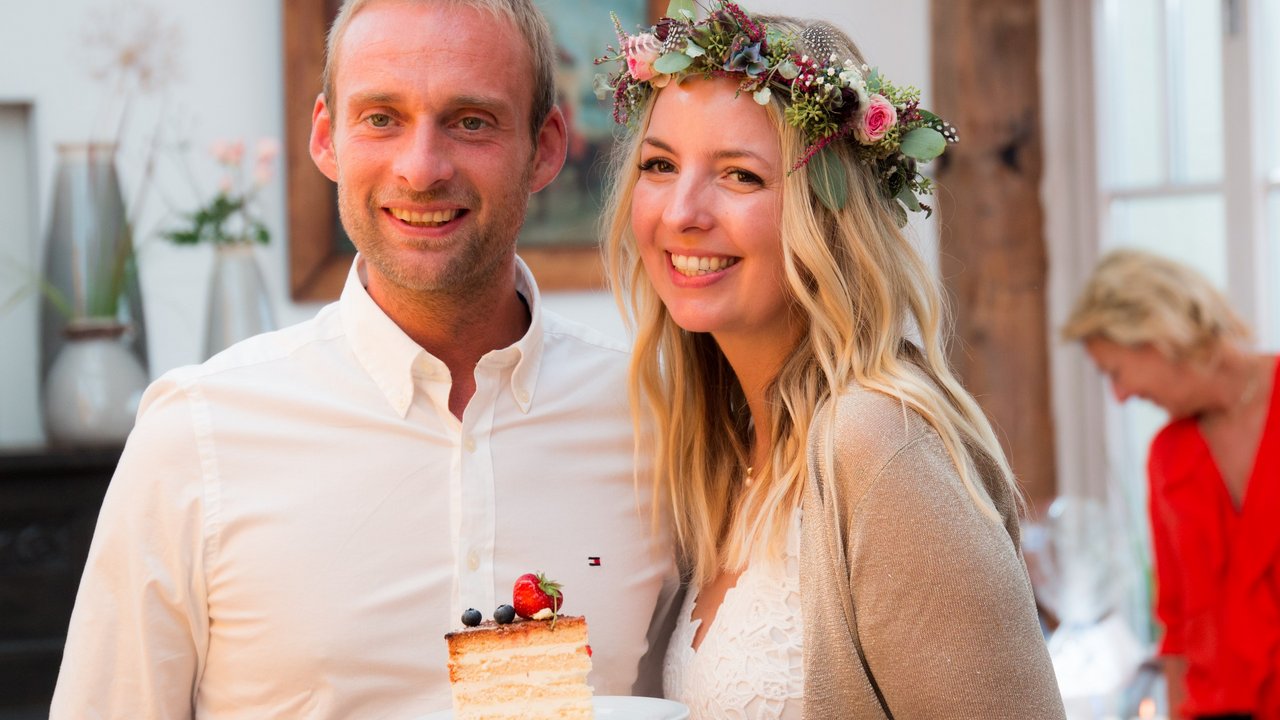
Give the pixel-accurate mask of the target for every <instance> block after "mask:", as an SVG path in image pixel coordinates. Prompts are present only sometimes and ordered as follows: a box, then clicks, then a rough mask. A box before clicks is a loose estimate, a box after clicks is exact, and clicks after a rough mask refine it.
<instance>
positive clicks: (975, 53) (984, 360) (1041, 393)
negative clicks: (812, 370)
mask: <svg viewBox="0 0 1280 720" xmlns="http://www.w3.org/2000/svg"><path fill="white" fill-rule="evenodd" d="M930 10H931V25H932V47H933V104H934V106H935V107H936V109H937V112H938V113H939V114H940V115H941V116H942V117H944V118H946V119H948V120H949V121H951V123H952V124H954V125H955V126H956V128H957V129H958V130H959V133H960V144H959V145H956V146H953V147H951V148H949V149H948V150H947V153H946V155H945V156H944V157H943V158H942V160H943V162H941V163H940V164H939V167H938V173H937V179H938V183H939V186H940V187H939V198H938V200H939V206H940V208H939V210H940V213H941V222H940V223H939V225H940V237H939V247H940V251H941V258H940V267H941V271H942V278H943V282H944V284H945V286H946V288H947V291H948V292H949V294H950V295H951V300H952V303H953V307H954V308H955V313H954V315H955V331H956V337H955V339H954V341H953V344H952V351H951V361H952V363H953V365H954V366H955V368H956V371H957V372H958V373H959V374H960V377H961V379H962V380H963V381H964V383H965V384H966V385H967V386H968V388H969V390H970V391H971V392H973V394H974V395H975V396H977V398H978V402H980V403H981V404H982V406H983V408H985V409H986V411H987V414H988V415H989V416H990V417H991V419H992V421H993V422H994V423H995V425H996V431H997V433H998V434H999V435H1000V436H1001V439H1002V440H1003V441H1004V443H1005V450H1006V451H1007V452H1008V454H1009V459H1010V461H1011V462H1012V464H1013V469H1014V472H1015V473H1017V475H1018V479H1019V481H1020V482H1021V483H1022V487H1023V489H1024V490H1025V492H1026V494H1027V499H1028V500H1029V501H1030V503H1031V505H1032V508H1033V510H1042V509H1044V508H1046V507H1047V505H1048V503H1049V502H1050V501H1051V500H1052V499H1053V497H1054V495H1055V494H1056V481H1055V477H1054V445H1053V421H1052V414H1051V412H1050V404H1049V403H1050V386H1049V358H1048V343H1049V337H1048V331H1049V329H1048V327H1047V324H1048V313H1047V288H1046V281H1047V279H1048V268H1047V258H1046V254H1047V251H1046V247H1045V231H1044V213H1043V209H1042V208H1041V205H1040V175H1041V165H1042V157H1041V155H1042V151H1041V126H1040V82H1039V75H1038V54H1039V28H1038V8H1037V0H932V4H931V7H930ZM1087 115H1088V113H1082V114H1081V121H1082V122H1083V121H1085V119H1086V116H1087Z"/></svg>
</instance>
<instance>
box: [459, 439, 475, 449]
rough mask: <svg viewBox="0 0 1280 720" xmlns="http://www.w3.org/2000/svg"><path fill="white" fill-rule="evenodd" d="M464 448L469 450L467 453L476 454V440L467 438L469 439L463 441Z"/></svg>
mask: <svg viewBox="0 0 1280 720" xmlns="http://www.w3.org/2000/svg"><path fill="white" fill-rule="evenodd" d="M462 446H463V447H465V448H466V449H467V452H475V451H476V439H475V438H473V437H470V436H468V437H467V439H466V440H464V441H463V443H462Z"/></svg>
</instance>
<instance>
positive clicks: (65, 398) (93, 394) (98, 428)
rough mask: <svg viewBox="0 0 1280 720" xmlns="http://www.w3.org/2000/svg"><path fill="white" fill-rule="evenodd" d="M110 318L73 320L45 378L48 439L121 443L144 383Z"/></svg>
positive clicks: (57, 442) (74, 443)
mask: <svg viewBox="0 0 1280 720" xmlns="http://www.w3.org/2000/svg"><path fill="white" fill-rule="evenodd" d="M125 330H126V328H125V326H124V325H121V324H120V323H118V322H115V320H113V319H110V318H107V319H88V320H74V321H72V322H71V323H69V324H68V325H67V328H66V342H65V343H64V344H63V345H62V349H60V350H59V351H58V354H57V356H56V357H55V359H54V361H53V365H52V366H51V367H50V368H49V375H48V376H47V377H46V378H45V387H44V421H45V430H46V431H47V432H48V435H49V440H50V442H51V443H53V444H55V445H63V446H113V445H121V444H123V443H124V441H125V438H126V437H128V435H129V431H130V430H132V429H133V420H134V417H135V416H136V415H137V413H138V402H139V401H140V400H141V399H142V392H143V391H144V390H146V388H147V373H146V371H144V370H143V369H142V365H141V364H140V363H139V362H138V360H137V358H135V357H134V356H133V354H132V353H131V352H129V350H128V348H127V347H126V346H125V345H124V343H123V342H122V341H121V337H122V336H123V335H124V334H125Z"/></svg>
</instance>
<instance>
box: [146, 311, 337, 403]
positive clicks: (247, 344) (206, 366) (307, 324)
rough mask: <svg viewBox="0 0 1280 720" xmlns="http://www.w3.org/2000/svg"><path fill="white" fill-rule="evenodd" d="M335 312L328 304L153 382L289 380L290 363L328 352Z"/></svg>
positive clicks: (333, 332)
mask: <svg viewBox="0 0 1280 720" xmlns="http://www.w3.org/2000/svg"><path fill="white" fill-rule="evenodd" d="M336 310H337V307H336V305H329V306H326V307H325V308H323V309H321V311H320V312H319V313H318V314H317V315H316V316H315V317H313V318H310V319H308V320H304V321H302V322H299V323H297V324H294V325H290V326H288V327H285V328H281V329H280V330H274V331H271V332H267V333H262V334H260V335H255V336H253V337H251V338H248V339H246V340H242V341H240V342H238V343H236V344H235V345H232V346H231V347H229V348H227V349H226V350H223V351H222V352H219V353H217V354H216V355H214V356H213V357H211V358H209V359H208V360H205V361H204V362H202V363H199V364H196V365H186V366H183V367H178V368H174V369H172V370H169V371H168V372H166V373H165V374H164V375H162V376H161V377H160V379H159V380H157V383H162V384H168V385H175V386H187V385H191V384H196V383H201V382H217V381H219V380H234V381H239V380H240V379H247V378H249V377H253V376H259V377H263V378H267V377H268V376H271V375H273V374H278V375H281V376H282V377H291V376H292V375H293V372H294V370H293V367H294V366H295V365H296V363H295V362H293V361H295V360H297V361H300V360H302V359H303V357H306V356H310V355H314V354H319V353H325V352H329V351H330V349H331V347H332V345H331V343H332V341H334V340H338V339H340V338H341V337H342V334H343V330H342V323H341V322H340V321H339V319H338V316H337V312H336Z"/></svg>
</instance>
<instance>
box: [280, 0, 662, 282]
mask: <svg viewBox="0 0 1280 720" xmlns="http://www.w3.org/2000/svg"><path fill="white" fill-rule="evenodd" d="M535 1H536V2H537V4H538V5H539V6H541V7H542V10H543V12H544V13H545V14H546V16H547V18H548V20H549V21H550V22H551V27H552V32H553V34H554V36H555V40H556V46H557V48H556V49H557V60H558V71H557V92H558V102H559V104H560V107H561V109H562V110H563V112H564V114H565V118H566V120H567V121H568V125H569V150H568V156H567V158H566V159H565V166H564V169H563V170H561V171H560V175H559V176H558V177H557V178H556V180H555V182H553V183H552V184H551V185H550V186H548V187H547V188H545V189H544V190H542V191H541V192H538V193H535V194H534V195H533V196H532V197H531V198H530V200H529V211H528V214H527V217H526V220H525V225H524V229H523V230H522V232H521V235H520V240H519V243H518V245H517V248H518V252H519V254H520V256H521V257H522V258H524V260H525V261H526V262H527V263H528V264H529V266H530V268H531V269H532V270H533V272H534V275H535V276H536V277H537V279H538V285H539V287H540V288H542V289H543V290H571V289H590V288H599V287H602V286H603V269H602V267H601V265H600V253H599V245H598V242H599V239H598V218H599V215H600V211H601V207H602V205H603V200H604V192H605V191H604V179H605V174H606V165H607V159H608V156H609V152H610V150H611V148H612V143H613V132H614V126H613V119H612V108H611V106H610V104H609V103H608V102H602V101H599V100H597V99H596V97H595V92H594V90H593V87H592V81H593V79H594V77H595V75H596V73H597V72H607V71H610V70H612V68H599V67H596V66H595V65H594V62H593V61H594V59H595V58H596V57H598V56H600V55H602V54H604V52H605V47H606V46H608V45H614V46H616V45H617V37H616V35H615V34H614V30H613V24H612V22H611V21H610V19H609V11H610V10H612V11H613V12H615V13H617V14H618V17H619V19H620V20H621V21H622V24H623V28H624V29H626V30H628V31H632V32H633V31H634V30H635V28H636V27H637V26H640V25H644V24H648V23H649V22H652V20H653V19H654V18H656V17H657V15H658V14H659V13H660V12H661V11H662V9H663V7H660V5H661V6H665V2H666V0H610V2H608V3H602V2H599V0H535ZM281 2H282V9H283V31H284V53H285V57H284V68H285V72H284V99H285V111H284V118H285V152H286V172H287V173H288V183H287V187H288V189H289V190H288V215H289V233H288V236H289V287H290V293H291V295H292V297H293V299H294V300H296V301H300V302H305V301H326V300H331V299H333V298H336V297H337V296H338V293H339V292H340V291H341V289H342V284H343V282H344V281H345V278H346V274H347V270H348V268H349V267H350V265H351V258H352V256H353V255H354V253H355V248H354V247H353V246H352V244H351V241H350V240H349V239H348V238H347V237H346V234H345V233H344V232H343V230H342V224H341V223H340V222H339V220H338V212H337V194H336V189H335V187H334V185H333V183H332V182H330V181H329V179H328V178H326V177H324V175H322V174H321V173H320V171H319V170H318V169H316V167H315V164H314V163H313V162H312V161H311V155H310V153H309V151H308V148H307V144H308V138H309V137H310V133H311V111H312V108H313V106H314V105H315V99H316V95H317V94H318V93H319V92H320V78H321V75H322V74H323V69H324V39H325V33H326V32H327V31H328V28H329V24H330V23H331V22H332V20H333V18H334V16H335V15H336V14H337V11H338V8H339V7H340V5H341V0H281Z"/></svg>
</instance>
